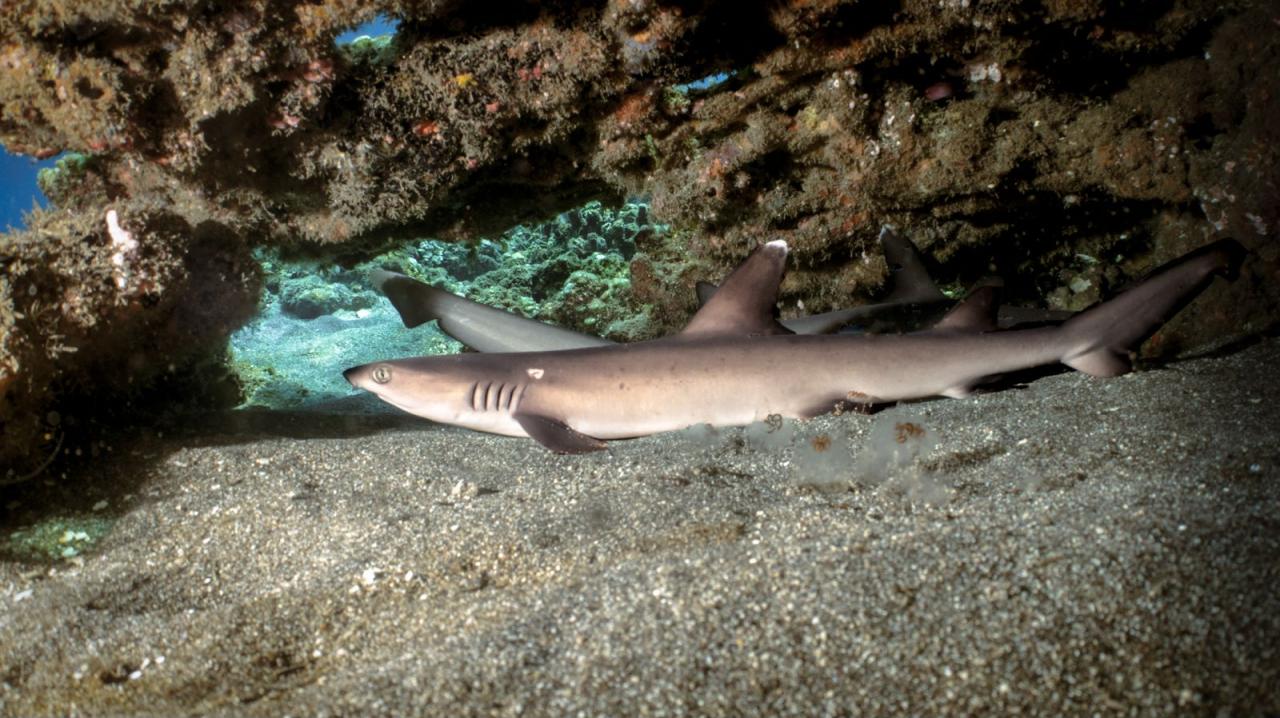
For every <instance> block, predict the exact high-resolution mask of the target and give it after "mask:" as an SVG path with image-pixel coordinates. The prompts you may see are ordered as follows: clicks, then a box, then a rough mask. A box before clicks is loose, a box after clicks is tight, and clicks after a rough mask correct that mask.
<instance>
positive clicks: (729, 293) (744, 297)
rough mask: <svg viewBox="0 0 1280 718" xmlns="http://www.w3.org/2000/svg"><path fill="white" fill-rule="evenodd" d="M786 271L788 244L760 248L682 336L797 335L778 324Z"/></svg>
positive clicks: (767, 243) (782, 243)
mask: <svg viewBox="0 0 1280 718" xmlns="http://www.w3.org/2000/svg"><path fill="white" fill-rule="evenodd" d="M786 267H787V243H786V242H784V241H783V240H780V239H775V240H774V241H772V242H765V243H764V244H762V245H760V246H759V247H756V249H755V251H754V252H752V253H751V255H750V256H748V257H747V258H746V259H745V260H744V261H743V262H742V264H740V265H738V268H737V269H735V270H733V273H732V274H730V275H729V277H728V278H727V279H725V280H724V283H722V284H721V285H720V288H719V289H717V290H716V291H715V293H714V294H712V295H711V297H710V298H709V299H707V303H706V304H704V305H702V308H701V309H699V310H698V312H697V313H696V314H694V315H693V319H690V320H689V324H688V325H687V326H686V327H685V328H684V331H682V332H680V335H679V336H681V337H702V336H721V335H730V334H737V335H742V334H794V332H792V331H791V330H790V329H787V328H786V327H784V326H782V325H781V324H779V323H778V285H779V284H781V283H782V275H783V274H784V273H785V272H786Z"/></svg>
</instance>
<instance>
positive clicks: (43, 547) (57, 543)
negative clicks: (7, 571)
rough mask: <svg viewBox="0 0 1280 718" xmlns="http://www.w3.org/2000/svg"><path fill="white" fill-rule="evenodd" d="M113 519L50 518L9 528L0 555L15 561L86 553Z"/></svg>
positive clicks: (39, 560)
mask: <svg viewBox="0 0 1280 718" xmlns="http://www.w3.org/2000/svg"><path fill="white" fill-rule="evenodd" d="M114 524H115V519H113V518H108V517H101V516H70V517H60V518H50V519H48V520H46V521H42V522H40V523H38V524H34V525H32V526H29V527H27V528H23V529H18V530H16V531H12V532H10V533H9V535H8V536H6V537H5V538H4V542H3V544H0V557H3V558H5V559H7V560H17V561H34V562H44V561H57V560H60V559H68V558H72V557H75V556H79V555H80V554H82V553H87V552H88V551H89V550H90V549H91V548H92V547H93V545H94V544H95V543H97V541H98V539H100V538H102V537H103V536H106V535H107V533H108V532H109V531H110V530H111V527H112V526H113V525H114Z"/></svg>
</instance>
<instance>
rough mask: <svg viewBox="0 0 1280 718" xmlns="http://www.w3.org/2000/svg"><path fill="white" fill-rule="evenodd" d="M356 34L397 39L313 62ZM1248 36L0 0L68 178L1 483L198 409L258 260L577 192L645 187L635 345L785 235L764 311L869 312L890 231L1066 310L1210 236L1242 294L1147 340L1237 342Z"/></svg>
mask: <svg viewBox="0 0 1280 718" xmlns="http://www.w3.org/2000/svg"><path fill="white" fill-rule="evenodd" d="M379 13H381V14H384V15H386V16H388V17H391V18H394V19H395V20H397V21H398V23H399V24H398V29H397V32H396V33H395V35H394V37H393V38H380V39H370V40H363V41H359V42H356V43H353V44H349V45H342V46H339V45H337V44H335V42H334V38H335V36H336V35H337V34H338V33H339V32H341V31H344V30H347V29H350V28H352V27H354V26H356V25H358V24H360V23H362V22H366V21H368V20H370V19H372V18H373V17H374V16H375V15H376V14H379ZM1278 16H1280V12H1278V11H1277V8H1276V3H1275V2H1274V1H1272V0H1242V1H1240V2H1233V3H1225V4H1224V3H1220V2H1210V1H1208V0H1173V1H1172V2H1168V3H1159V4H1142V3H1131V4H1125V5H1123V6H1119V7H1117V6H1115V5H1114V4H1112V3H1106V2H1101V0H1090V1H1086V2H1045V3H1033V2H1022V1H1019V0H991V1H989V2H968V1H967V0H945V1H943V2H937V1H936V0H905V1H904V2H900V3H867V2H860V1H858V0H819V1H815V2H793V3H760V4H745V5H744V4H742V3H738V2H716V1H708V2H703V3H695V4H692V5H690V4H687V3H679V4H677V3H662V2H650V1H648V0H639V1H637V0H610V1H609V2H605V3H577V2H536V3H535V2H494V3H469V2H439V3H436V2H432V3H419V2H394V1H387V2H353V1H351V0H328V1H324V2H315V3H302V2H287V1H286V2H270V3H268V2H264V1H263V0H249V1H248V2H241V3H234V4H215V5H209V4H207V3H205V4H201V3H190V2H174V3H164V4H160V5H156V4H138V3H132V2H118V1H107V2H95V3H65V2H61V1H60V0H15V1H14V2H7V3H5V4H4V5H3V7H0V70H2V72H0V141H2V142H3V143H4V145H5V146H6V147H7V148H9V149H10V150H13V151H18V152H25V153H27V154H31V155H34V156H38V157H46V156H52V155H53V154H56V153H57V152H59V151H63V150H70V151H74V152H77V153H80V155H81V158H80V159H79V160H78V161H76V162H68V163H66V164H65V166H64V167H63V169H62V170H60V173H62V174H60V175H59V176H56V177H53V178H51V179H50V180H49V181H48V182H46V189H47V190H48V191H49V192H50V194H51V196H52V200H53V204H54V206H53V208H52V209H50V210H49V211H47V212H38V213H36V215H35V216H34V217H33V218H32V220H31V222H30V227H29V228H28V229H27V230H24V231H21V232H17V233H11V234H8V235H4V236H3V237H2V238H0V329H3V335H2V336H0V424H2V425H3V440H2V441H0V457H4V461H5V462H7V463H8V464H9V466H8V467H6V471H5V472H3V473H0V481H3V480H7V478H12V477H14V476H25V475H29V474H30V473H31V472H32V471H35V470H36V469H38V468H39V465H40V463H41V461H42V460H43V459H42V457H44V456H47V455H50V454H51V453H56V449H55V446H56V444H57V442H59V441H61V439H60V437H62V436H64V435H65V432H66V431H67V429H68V427H69V426H72V425H73V424H76V423H77V422H79V424H80V425H81V426H84V425H85V424H86V423H87V422H88V421H89V418H88V417H90V416H91V415H97V414H98V413H99V412H100V410H101V409H102V407H104V406H108V407H120V406H126V407H127V406H128V405H127V404H122V402H128V401H133V400H134V399H138V400H141V398H142V397H143V395H156V394H157V393H158V394H159V395H160V396H163V397H165V398H166V400H169V399H171V398H172V397H175V396H184V397H196V401H197V403H207V402H208V401H211V400H212V399H210V397H209V394H210V393H211V392H209V391H203V392H202V391H199V390H198V388H200V387H209V386H211V385H212V384H214V383H216V382H214V381H213V380H212V379H211V378H210V377H215V376H217V374H218V372H217V371H216V365H217V363H218V361H219V357H220V354H219V348H220V346H221V341H222V339H223V338H225V336H226V334H227V333H228V332H229V331H231V330H232V329H234V328H235V327H236V326H238V325H239V324H241V323H243V322H244V321H245V320H246V319H247V317H248V316H249V315H250V314H251V313H252V311H253V307H254V304H255V303H256V302H257V300H258V296H259V292H260V282H261V278H260V273H259V271H258V270H257V268H256V266H255V265H254V263H253V262H252V261H251V257H250V255H249V249H250V248H252V247H254V246H260V245H264V244H265V245H286V244H299V243H306V244H311V245H321V246H322V247H323V248H324V250H323V251H328V252H331V253H332V254H333V256H334V257H344V258H347V259H350V258H352V257H361V256H362V257H369V256H373V255H374V254H376V253H377V252H379V251H383V250H385V249H387V248H388V247H391V246H395V245H396V244H397V243H400V242H403V241H408V240H412V239H416V238H420V237H423V236H436V237H440V238H446V239H450V238H454V239H472V238H475V237H477V236H479V235H481V234H485V233H495V232H498V231H501V230H504V229H506V228H509V227H511V226H513V225H515V224H517V223H521V222H527V221H531V220H534V219H547V218H549V217H551V216H553V215H554V214H555V213H557V212H560V211H563V210H566V209H569V208H571V207H574V206H577V205H580V204H581V203H583V202H585V201H587V200H591V199H602V200H606V201H610V202H614V203H617V202H620V201H621V200H622V198H624V197H625V196H628V195H645V196H648V197H651V198H652V214H653V215H654V218H655V219H657V220H658V221H661V222H665V223H669V224H670V225H671V226H672V227H674V228H675V230H676V231H675V232H674V233H673V234H672V235H671V238H670V239H669V240H668V241H666V242H663V243H657V244H656V245H655V246H651V247H648V248H642V249H643V251H642V252H641V253H639V254H638V255H637V256H636V257H635V258H633V260H632V262H631V274H632V291H633V292H634V293H635V294H636V296H637V297H638V299H639V301H641V302H643V303H646V304H649V305H652V306H653V307H654V311H653V312H652V313H651V315H650V317H651V319H652V320H653V321H655V322H658V323H659V324H660V325H661V326H660V327H658V328H657V329H670V328H671V327H672V326H675V325H677V324H678V323H679V321H681V320H682V318H683V317H684V316H686V311H685V310H686V309H687V304H688V300H687V299H686V297H687V296H688V291H689V285H690V283H691V282H692V277H693V273H691V272H690V271H689V269H690V268H691V267H696V268H697V269H698V272H699V273H701V274H702V275H704V276H705V275H708V274H714V272H715V270H716V269H718V268H724V267H726V266H729V265H730V264H732V263H733V262H734V261H736V260H737V259H739V258H741V257H742V256H744V255H745V253H746V252H747V251H748V250H749V249H750V248H751V247H752V246H753V245H754V244H755V243H757V242H759V241H760V240H762V239H766V238H777V237H781V238H785V239H787V240H788V241H789V242H790V243H791V246H792V247H793V248H794V256H795V260H794V263H793V268H792V272H791V274H790V276H789V278H788V280H787V283H786V285H785V286H784V288H783V299H784V302H785V303H787V305H788V307H794V305H795V304H796V303H797V302H800V301H803V302H804V305H805V306H806V307H807V308H808V309H809V310H822V309H825V308H829V307H832V306H835V305H839V304H845V303H848V302H850V301H853V300H855V299H857V298H864V297H865V296H867V294H868V293H869V292H872V291H874V289H875V288H876V287H877V286H878V284H879V282H880V281H881V278H882V277H883V275H884V272H885V268H884V265H883V262H882V261H881V260H880V259H879V257H878V253H876V252H875V251H874V249H873V248H874V244H873V241H874V237H875V234H876V231H877V229H878V227H879V226H880V224H881V223H883V222H886V221H888V222H894V223H896V224H898V225H899V226H900V227H901V228H902V230H903V231H904V232H905V233H906V234H907V235H908V236H911V237H912V238H913V239H915V240H916V241H917V242H919V243H920V244H921V245H922V246H923V247H924V248H925V249H926V251H927V252H928V253H930V254H931V255H932V256H934V257H936V258H937V259H938V260H939V261H940V262H941V263H942V264H943V266H944V270H945V272H946V274H947V278H948V279H949V280H950V281H956V282H960V283H963V282H966V281H969V280H972V279H974V278H976V277H977V276H979V275H982V274H988V273H993V272H994V273H998V274H1001V275H1003V276H1005V278H1006V280H1007V286H1008V289H1009V292H1010V294H1011V295H1012V296H1013V297H1014V298H1019V299H1023V300H1027V299H1037V300H1038V299H1041V298H1044V297H1049V298H1051V299H1052V300H1053V301H1054V302H1055V303H1056V304H1058V305H1060V306H1066V307H1071V308H1078V307H1080V306H1083V305H1085V304H1088V303H1089V302H1091V301H1094V300H1096V299H1097V298H1098V297H1099V296H1101V295H1103V294H1105V293H1107V292H1109V291H1111V290H1113V289H1114V288H1115V287H1117V286H1119V285H1121V284H1123V283H1124V282H1125V281H1127V280H1128V279H1130V278H1132V277H1134V276H1136V275H1138V274H1140V273H1142V271H1144V270H1145V269H1147V268H1149V267H1151V266H1153V265H1154V264H1156V263H1159V262H1160V261H1163V260H1165V259H1168V258H1171V257H1173V256H1176V255H1178V254H1180V253H1182V252H1184V251H1186V250H1188V249H1190V248H1192V247H1195V246H1198V245H1201V244H1203V243H1205V242H1206V241H1208V240H1209V239H1212V238H1215V237H1218V236H1222V235H1233V236H1235V237H1237V238H1238V239H1240V240H1241V241H1242V242H1244V243H1245V244H1246V245H1248V246H1249V247H1250V248H1252V249H1253V250H1254V251H1255V261H1253V262H1251V263H1250V265H1249V268H1248V269H1247V271H1246V278H1245V281H1243V282H1241V283H1239V284H1237V285H1236V286H1235V287H1233V288H1232V289H1230V290H1223V291H1218V292H1217V293H1216V295H1215V296H1213V297H1210V298H1208V299H1207V300H1206V301H1204V302H1203V303H1201V304H1198V305H1197V306H1198V308H1199V309H1198V311H1197V312H1196V313H1195V314H1193V315H1189V316H1188V317H1187V318H1185V319H1183V320H1182V321H1181V322H1180V323H1179V324H1178V325H1175V326H1174V327H1172V328H1171V329H1170V330H1168V331H1166V332H1162V334H1161V335H1160V337H1159V338H1158V341H1157V342H1156V343H1155V344H1153V345H1151V347H1150V350H1151V351H1153V352H1154V353H1157V354H1170V353H1175V352H1176V351H1178V350H1180V349H1183V348H1186V347H1188V346H1196V345H1201V344H1203V342H1204V340H1205V339H1206V338H1208V337H1218V336H1221V335H1223V333H1224V332H1225V333H1230V334H1253V333H1258V332H1261V331H1264V330H1265V329H1266V328H1267V327H1269V326H1271V325H1273V324H1274V322H1275V317H1276V316H1277V315H1278V314H1280V313H1278V312H1277V311H1276V309H1277V306H1278V305H1280V302H1278V301H1277V296H1278V294H1277V292H1278V291H1280V290H1277V289H1276V288H1275V287H1276V286H1277V283H1276V282H1275V281H1274V280H1275V278H1276V274H1277V266H1278V263H1280V258H1278V257H1280V250H1278V249H1277V247H1276V245H1275V242H1274V237H1275V233H1276V228H1277V226H1280V214H1278V213H1280V209H1278V208H1280V202H1278V201H1277V178H1278V177H1280V159H1278V157H1280V155H1278V153H1280V150H1277V142H1276V139H1277V137H1276V135H1277V133H1280V130H1278V129H1277V127H1278V125H1277V123H1275V122H1274V117H1276V116H1277V115H1278V114H1280V113H1278V112H1277V103H1278V102H1280V79H1278V78H1277V75H1276V73H1275V72H1274V67H1275V66H1276V65H1277V63H1278V61H1280V57H1278V55H1280V47H1278V45H1277V43H1276V41H1275V36H1276V33H1275V32H1274V31H1273V29H1274V27H1275V24H1276V22H1277V17H1278ZM1259 28H1266V29H1267V30H1268V32H1259V31H1258V29H1259ZM108 210H114V211H115V212H116V213H117V216H118V218H119V225H120V227H121V228H122V230H123V231H124V232H125V233H127V236H128V237H129V238H130V239H129V241H122V240H121V239H120V237H121V236H123V235H120V234H119V233H116V234H115V235H113V234H112V233H111V232H110V231H109V229H108V226H107V222H106V219H105V218H106V214H107V211H108ZM131 242H133V243H136V245H135V244H131ZM569 314H572V313H569ZM197 367H204V371H202V372H198V371H197V370H196V368H197ZM211 367H212V368H211ZM176 386H177V387H184V390H183V391H181V392H179V391H177V390H175V387H176ZM157 390H160V391H157ZM212 393H213V394H215V395H216V394H217V392H216V391H215V392H212ZM215 398H216V397H215ZM86 399H91V401H89V402H88V403H86ZM127 411H128V409H127V408H126V412H127ZM92 435H93V431H80V432H78V433H77V434H76V436H77V437H78V438H76V439H75V441H77V442H79V444H78V446H77V448H81V449H87V448H88V445H87V444H85V443H84V442H85V441H89V440H90V439H89V438H88V437H91V436H92ZM70 440H71V439H68V441H70Z"/></svg>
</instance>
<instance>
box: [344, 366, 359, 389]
mask: <svg viewBox="0 0 1280 718" xmlns="http://www.w3.org/2000/svg"><path fill="white" fill-rule="evenodd" d="M358 371H360V367H358V366H353V367H351V368H350V369H348V370H346V371H344V372H342V378H343V379H346V380H347V383H348V384H350V385H351V386H354V387H356V388H357V389H359V388H360V387H359V386H357V385H356V372H358Z"/></svg>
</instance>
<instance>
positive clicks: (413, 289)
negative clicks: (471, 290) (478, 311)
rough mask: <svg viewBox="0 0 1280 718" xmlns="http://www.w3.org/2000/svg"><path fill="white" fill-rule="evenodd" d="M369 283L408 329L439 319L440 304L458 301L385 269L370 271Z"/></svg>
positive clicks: (421, 283)
mask: <svg viewBox="0 0 1280 718" xmlns="http://www.w3.org/2000/svg"><path fill="white" fill-rule="evenodd" d="M369 282H370V283H372V284H373V288H374V289H376V290H378V291H379V292H382V293H383V294H384V295H386V297H387V299H390V300H391V305H392V306H393V307H395V308H396V311H397V312H399V313H400V321H402V322H404V325H405V327H406V328H408V329H412V328H414V327H416V326H418V325H420V324H426V323H427V322H429V321H431V320H432V319H438V318H439V316H440V314H439V312H440V309H441V305H442V304H445V303H447V302H448V300H449V298H451V297H452V298H454V299H461V297H458V296H456V295H454V294H450V293H449V292H446V291H445V290H443V289H440V288H439V287H433V286H431V285H430V284H425V283H423V282H419V281H418V280H416V279H413V278H412V277H406V276H405V275H403V274H397V273H396V272H388V271H387V270H385V269H375V270H373V271H372V272H369Z"/></svg>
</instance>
